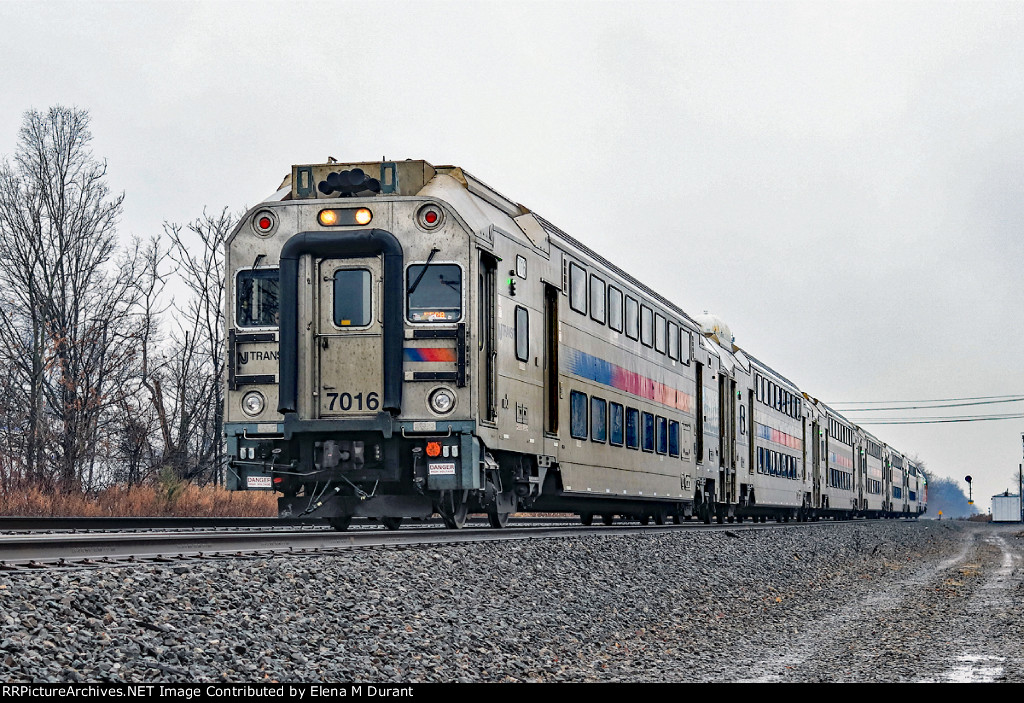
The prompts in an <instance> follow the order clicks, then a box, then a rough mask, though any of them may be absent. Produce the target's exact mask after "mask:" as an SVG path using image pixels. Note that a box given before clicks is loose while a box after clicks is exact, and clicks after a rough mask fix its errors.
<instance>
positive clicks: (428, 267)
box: [405, 264, 462, 322]
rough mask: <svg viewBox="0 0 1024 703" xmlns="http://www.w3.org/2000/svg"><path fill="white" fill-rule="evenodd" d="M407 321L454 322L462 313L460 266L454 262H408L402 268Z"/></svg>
mask: <svg viewBox="0 0 1024 703" xmlns="http://www.w3.org/2000/svg"><path fill="white" fill-rule="evenodd" d="M405 290H406V316H407V317H408V318H409V322H455V321H456V320H458V319H459V318H461V317H462V269H461V268H459V266H458V265H457V264H412V265H410V266H409V268H408V269H407V270H406V272H405Z"/></svg>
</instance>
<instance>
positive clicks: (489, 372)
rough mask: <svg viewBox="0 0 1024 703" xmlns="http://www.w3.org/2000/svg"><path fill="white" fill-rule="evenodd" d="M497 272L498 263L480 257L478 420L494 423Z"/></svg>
mask: <svg viewBox="0 0 1024 703" xmlns="http://www.w3.org/2000/svg"><path fill="white" fill-rule="evenodd" d="M497 271H498V261H497V259H495V258H494V257H493V256H491V255H490V254H486V253H483V252H481V254H480V275H479V288H480V306H479V308H478V312H479V319H478V320H477V330H478V332H477V334H478V339H477V365H476V367H477V369H479V371H478V373H477V374H476V377H477V384H478V387H477V393H478V396H479V403H480V419H481V420H483V421H485V422H494V421H495V420H497V417H498V402H497V401H498V379H497V373H496V371H497V369H496V362H497V356H498V349H497V345H498V339H497V335H496V330H495V326H496V324H497V321H496V319H495V318H496V315H497V303H496V300H495V296H496V295H497V277H498V276H497Z"/></svg>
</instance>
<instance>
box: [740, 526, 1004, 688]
mask: <svg viewBox="0 0 1024 703" xmlns="http://www.w3.org/2000/svg"><path fill="white" fill-rule="evenodd" d="M1022 552H1024V532H1022V530H1021V527H1020V526H1019V525H1015V526H981V527H979V528H977V529H969V530H966V531H965V532H964V534H963V539H962V541H961V544H960V549H959V551H957V552H956V553H953V554H951V555H950V556H948V557H946V558H944V559H940V560H936V561H934V562H932V563H930V564H929V563H925V564H921V565H918V566H916V567H909V566H904V565H900V564H891V565H887V566H889V567H890V568H891V571H892V579H890V580H887V581H886V582H885V583H884V584H883V585H877V586H869V587H867V588H856V587H854V588H850V589H849V591H848V592H846V593H842V592H841V593H833V594H831V597H832V599H833V601H834V606H835V608H834V610H833V611H832V612H831V613H830V614H828V615H826V616H824V617H822V618H819V619H817V620H816V621H814V622H790V623H787V627H789V628H791V629H795V630H798V632H799V634H796V635H793V636H792V639H791V640H790V642H791V644H790V645H789V646H787V647H786V649H785V651H783V652H781V653H779V652H777V651H776V652H773V653H772V655H771V656H770V657H767V658H766V657H761V658H760V660H759V661H751V660H749V659H748V661H749V665H748V666H747V668H746V671H745V674H744V675H743V676H742V677H740V678H741V679H742V680H747V681H851V682H852V681H920V682H980V681H1024V637H1022V633H1024V556H1022ZM745 658H747V657H743V656H740V657H739V661H740V662H741V661H742V660H743V659H745Z"/></svg>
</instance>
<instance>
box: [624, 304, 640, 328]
mask: <svg viewBox="0 0 1024 703" xmlns="http://www.w3.org/2000/svg"><path fill="white" fill-rule="evenodd" d="M626 336H627V337H629V338H630V339H639V338H640V303H638V302H636V301H635V300H634V299H633V298H630V297H629V296H628V295H627V296H626Z"/></svg>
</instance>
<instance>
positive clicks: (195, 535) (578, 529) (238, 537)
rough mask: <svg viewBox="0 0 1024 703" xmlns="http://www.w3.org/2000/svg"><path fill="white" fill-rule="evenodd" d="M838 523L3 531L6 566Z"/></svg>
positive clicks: (0, 542) (0, 555) (1, 562)
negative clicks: (349, 529)
mask: <svg viewBox="0 0 1024 703" xmlns="http://www.w3.org/2000/svg"><path fill="white" fill-rule="evenodd" d="M829 524H835V522H834V521H828V522H817V523H815V522H812V523H774V524H756V525H755V524H751V525H749V526H747V525H742V524H721V525H718V524H713V525H704V524H703V523H688V524H684V525H647V526H644V525H613V526H598V527H583V526H580V525H576V526H571V527H570V526H560V527H510V528H506V529H503V530H495V529H493V528H489V527H483V526H481V527H467V528H465V529H463V530H440V529H436V528H434V529H432V528H426V529H419V528H414V529H405V530H396V531H387V530H356V531H349V532H335V531H333V530H315V531H312V530H303V531H270V532H267V531H261V532H238V531H234V532H191V533H190V532H184V531H180V532H90V533H63V534H39V533H28V534H17V535H2V536H0V568H5V569H21V568H25V567H37V568H53V567H69V566H81V565H84V566H90V565H96V564H97V562H98V561H101V562H102V563H117V560H160V561H166V560H176V559H187V558H191V557H221V558H230V557H249V556H259V555H264V554H279V553H287V554H310V553H325V552H327V553H334V552H339V551H344V550H347V549H359V548H365V547H418V546H425V545H438V546H440V545H452V544H465V543H471V542H498V541H509V540H527V539H563V538H566V537H584V536H594V537H600V536H621V535H635V534H663V533H671V532H679V531H681V530H690V531H693V530H722V531H727V532H730V533H731V534H732V535H733V536H738V533H740V532H743V531H748V530H763V529H779V528H785V527H815V526H824V525H829Z"/></svg>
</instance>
